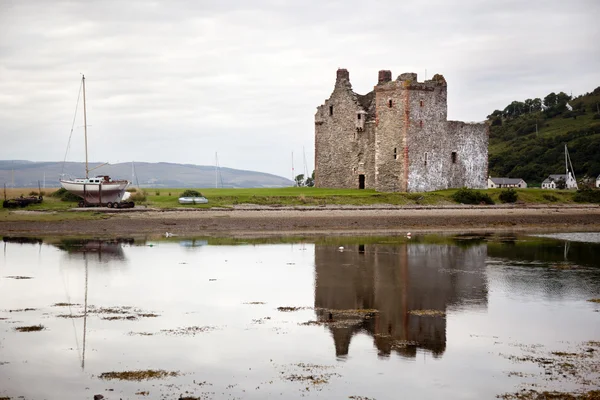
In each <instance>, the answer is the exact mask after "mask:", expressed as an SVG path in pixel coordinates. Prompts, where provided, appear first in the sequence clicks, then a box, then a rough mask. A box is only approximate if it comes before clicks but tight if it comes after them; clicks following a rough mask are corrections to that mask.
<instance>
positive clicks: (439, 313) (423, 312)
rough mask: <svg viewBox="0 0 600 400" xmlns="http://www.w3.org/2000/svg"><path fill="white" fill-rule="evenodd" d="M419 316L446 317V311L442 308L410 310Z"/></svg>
mask: <svg viewBox="0 0 600 400" xmlns="http://www.w3.org/2000/svg"><path fill="white" fill-rule="evenodd" d="M408 313H409V314H412V315H417V316H419V317H445V316H446V313H445V312H444V311H440V310H410V311H409V312H408Z"/></svg>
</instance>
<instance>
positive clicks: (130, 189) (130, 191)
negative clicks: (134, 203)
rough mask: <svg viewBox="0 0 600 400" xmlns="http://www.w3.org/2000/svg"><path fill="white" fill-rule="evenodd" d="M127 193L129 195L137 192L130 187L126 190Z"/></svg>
mask: <svg viewBox="0 0 600 400" xmlns="http://www.w3.org/2000/svg"><path fill="white" fill-rule="evenodd" d="M127 191H128V192H129V193H135V192H137V189H136V188H134V187H131V188H129V189H127Z"/></svg>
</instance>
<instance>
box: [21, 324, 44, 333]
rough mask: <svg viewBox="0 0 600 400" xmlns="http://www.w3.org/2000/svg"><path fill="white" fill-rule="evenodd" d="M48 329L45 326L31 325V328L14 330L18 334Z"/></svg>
mask: <svg viewBox="0 0 600 400" xmlns="http://www.w3.org/2000/svg"><path fill="white" fill-rule="evenodd" d="M44 329H46V328H45V327H44V325H41V324H40V325H31V326H17V327H16V328H14V330H15V331H17V332H39V331H43V330H44Z"/></svg>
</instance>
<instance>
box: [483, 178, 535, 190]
mask: <svg viewBox="0 0 600 400" xmlns="http://www.w3.org/2000/svg"><path fill="white" fill-rule="evenodd" d="M526 187H527V182H525V181H524V180H523V179H521V178H492V177H491V176H490V177H489V178H488V189H495V188H526Z"/></svg>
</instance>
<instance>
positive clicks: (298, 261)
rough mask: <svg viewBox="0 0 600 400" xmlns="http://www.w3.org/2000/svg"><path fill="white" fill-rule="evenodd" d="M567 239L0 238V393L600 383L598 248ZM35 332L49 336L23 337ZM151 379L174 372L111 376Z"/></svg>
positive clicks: (223, 395) (333, 394)
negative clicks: (0, 240) (253, 240)
mask: <svg viewBox="0 0 600 400" xmlns="http://www.w3.org/2000/svg"><path fill="white" fill-rule="evenodd" d="M575 235H578V236H577V240H576V241H572V240H569V236H568V235H566V236H564V235H563V236H561V237H560V239H556V238H546V237H543V238H540V237H517V236H506V235H504V236H494V235H488V236H479V237H467V236H440V237H438V236H423V237H416V238H413V239H407V238H397V237H396V238H364V239H361V238H347V237H346V238H339V239H336V238H328V239H323V240H314V241H313V242H300V241H298V242H294V243H262V242H261V243H258V242H256V243H243V242H241V241H240V242H236V241H234V240H224V239H206V240H198V239H184V238H171V239H170V240H165V241H161V240H155V241H151V240H139V239H136V240H133V239H115V240H58V239H50V240H41V239H32V238H8V237H5V238H4V240H3V243H1V244H2V246H3V249H2V254H1V258H0V398H3V397H8V398H17V397H18V396H24V397H23V398H25V399H34V400H37V399H85V398H89V399H91V398H93V397H94V395H96V394H102V395H103V396H105V399H138V398H144V399H178V398H180V397H183V398H186V396H187V398H190V399H192V398H201V399H233V398H239V399H263V398H286V399H287V398H303V397H307V398H325V399H348V398H354V399H396V398H407V399H439V398H444V399H487V398H489V399H493V398H495V397H496V396H497V395H503V394H510V393H515V392H517V391H519V390H522V389H526V390H529V389H533V390H537V391H543V390H560V391H564V392H581V391H589V390H593V389H598V388H599V386H600V384H599V383H598V382H600V367H599V365H600V342H599V341H600V312H599V310H600V304H599V303H596V302H592V301H589V300H592V299H598V298H600V267H599V265H600V261H599V255H600V244H598V243H594V240H590V241H586V239H585V238H586V234H575ZM592 235H593V234H592ZM596 236H597V234H596ZM582 238H583V239H582ZM31 326H37V327H38V328H34V329H41V330H37V331H36V330H34V331H31V332H29V331H25V332H22V331H20V330H19V329H18V328H27V327H31ZM22 330H27V329H22ZM146 370H153V371H163V374H167V376H162V377H159V378H157V379H142V380H138V381H136V380H133V381H131V380H123V379H109V378H111V377H112V375H110V374H109V373H112V372H117V373H118V372H127V371H146ZM145 377H147V376H145ZM145 377H144V378H145Z"/></svg>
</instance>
